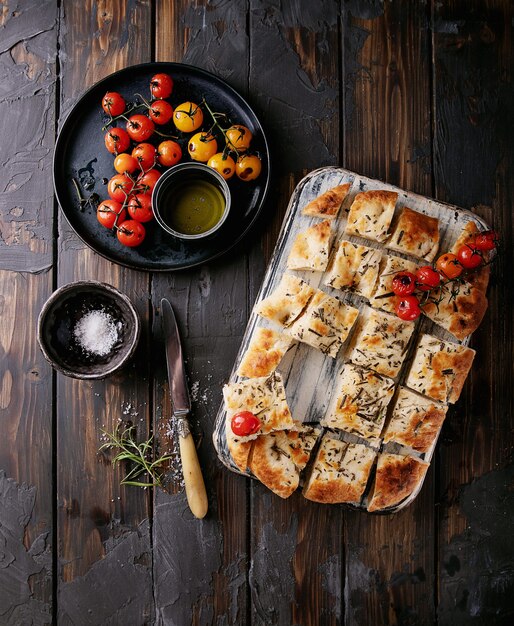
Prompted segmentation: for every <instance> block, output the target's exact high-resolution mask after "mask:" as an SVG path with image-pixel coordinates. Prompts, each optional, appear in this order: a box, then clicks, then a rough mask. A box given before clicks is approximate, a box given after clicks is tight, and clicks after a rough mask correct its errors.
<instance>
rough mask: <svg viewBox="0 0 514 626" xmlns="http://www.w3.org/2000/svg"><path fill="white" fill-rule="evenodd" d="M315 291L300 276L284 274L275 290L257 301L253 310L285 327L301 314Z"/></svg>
mask: <svg viewBox="0 0 514 626" xmlns="http://www.w3.org/2000/svg"><path fill="white" fill-rule="evenodd" d="M315 293H316V290H315V289H314V288H313V287H311V286H310V285H308V284H307V283H306V282H305V281H303V280H302V279H301V278H298V277H297V276H293V275H292V274H284V275H283V276H282V280H281V281H280V283H279V285H278V286H277V288H276V289H275V291H273V293H272V294H270V295H269V296H268V297H267V298H265V299H264V300H261V301H260V302H258V303H257V304H256V306H255V309H254V311H255V313H257V315H260V316H261V317H264V318H266V319H270V320H273V321H275V322H277V323H278V324H281V325H282V326H286V327H287V326H290V325H291V324H292V323H293V322H294V321H295V319H296V318H297V317H299V316H300V315H301V313H302V311H303V309H304V308H305V307H306V306H307V304H308V302H309V300H310V299H311V298H312V297H313V296H314V294H315Z"/></svg>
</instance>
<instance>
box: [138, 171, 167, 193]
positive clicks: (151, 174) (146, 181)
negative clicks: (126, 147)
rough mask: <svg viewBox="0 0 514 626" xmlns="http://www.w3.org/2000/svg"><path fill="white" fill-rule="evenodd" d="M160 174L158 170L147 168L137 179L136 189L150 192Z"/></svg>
mask: <svg viewBox="0 0 514 626" xmlns="http://www.w3.org/2000/svg"><path fill="white" fill-rule="evenodd" d="M160 176H161V173H160V172H159V171H158V170H148V172H146V173H145V174H143V175H142V176H140V177H139V178H138V179H137V187H138V190H139V191H141V192H142V193H151V191H152V189H153V188H154V187H155V183H156V182H157V181H158V179H159V178H160Z"/></svg>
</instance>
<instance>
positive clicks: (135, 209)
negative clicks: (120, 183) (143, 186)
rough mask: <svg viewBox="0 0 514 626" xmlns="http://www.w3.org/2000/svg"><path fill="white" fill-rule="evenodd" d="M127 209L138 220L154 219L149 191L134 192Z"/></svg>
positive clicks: (148, 220)
mask: <svg viewBox="0 0 514 626" xmlns="http://www.w3.org/2000/svg"><path fill="white" fill-rule="evenodd" d="M127 211H128V214H129V215H130V217H131V218H132V219H133V220H136V221H137V222H150V221H151V220H153V211H152V197H151V196H150V195H149V194H147V193H136V194H133V195H132V196H130V198H129V200H128V204H127Z"/></svg>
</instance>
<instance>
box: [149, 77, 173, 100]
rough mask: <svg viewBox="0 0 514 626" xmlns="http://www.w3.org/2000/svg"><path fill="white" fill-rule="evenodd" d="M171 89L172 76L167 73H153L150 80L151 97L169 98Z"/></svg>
mask: <svg viewBox="0 0 514 626" xmlns="http://www.w3.org/2000/svg"><path fill="white" fill-rule="evenodd" d="M172 91H173V78H171V76H170V75H169V74H155V76H153V77H152V80H151V81H150V92H151V94H152V97H153V98H159V99H160V98H169V97H170V96H171V92H172Z"/></svg>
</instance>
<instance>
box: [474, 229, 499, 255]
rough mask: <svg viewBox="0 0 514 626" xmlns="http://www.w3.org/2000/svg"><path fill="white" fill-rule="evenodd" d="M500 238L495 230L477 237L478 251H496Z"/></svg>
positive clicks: (476, 245)
mask: <svg viewBox="0 0 514 626" xmlns="http://www.w3.org/2000/svg"><path fill="white" fill-rule="evenodd" d="M499 240H500V237H499V235H498V233H497V232H496V231H494V230H487V231H485V232H483V233H479V234H478V235H476V237H475V240H474V242H473V243H474V244H475V247H476V249H477V250H483V251H487V250H494V249H495V248H496V246H497V245H498V242H499Z"/></svg>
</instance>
